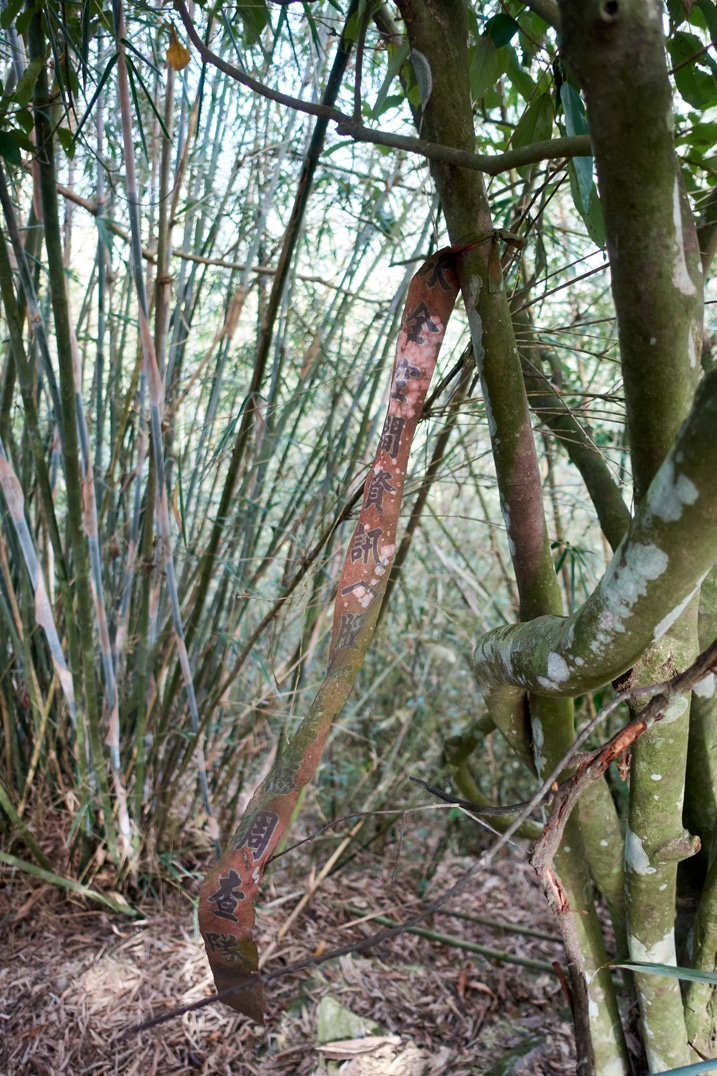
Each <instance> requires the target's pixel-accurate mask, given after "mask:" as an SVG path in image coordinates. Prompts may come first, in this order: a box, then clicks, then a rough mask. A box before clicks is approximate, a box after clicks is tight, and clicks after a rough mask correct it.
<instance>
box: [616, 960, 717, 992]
mask: <svg viewBox="0 0 717 1076" xmlns="http://www.w3.org/2000/svg"><path fill="white" fill-rule="evenodd" d="M610 967H611V968H627V970H628V971H639V972H644V973H645V975H664V976H665V977H666V978H668V979H683V980H686V981H687V982H692V983H712V984H713V985H714V986H717V972H713V971H699V970H697V969H696V968H680V967H675V965H674V964H651V963H649V962H646V961H641V960H632V961H628V962H626V963H620V964H617V963H615V964H610Z"/></svg>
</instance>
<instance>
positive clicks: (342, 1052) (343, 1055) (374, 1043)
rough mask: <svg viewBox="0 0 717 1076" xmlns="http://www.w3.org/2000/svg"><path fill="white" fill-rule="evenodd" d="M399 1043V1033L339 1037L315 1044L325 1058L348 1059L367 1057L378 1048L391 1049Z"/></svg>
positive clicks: (377, 1050)
mask: <svg viewBox="0 0 717 1076" xmlns="http://www.w3.org/2000/svg"><path fill="white" fill-rule="evenodd" d="M400 1045H401V1038H400V1036H399V1035H364V1036H363V1037H362V1038H360V1039H340V1040H339V1041H338V1042H327V1043H326V1044H325V1045H324V1046H317V1047H316V1049H317V1050H318V1052H319V1053H320V1054H321V1055H322V1056H323V1057H325V1058H326V1059H327V1060H332V1061H349V1060H350V1059H351V1058H352V1057H367V1056H370V1055H372V1054H377V1053H378V1052H379V1050H381V1051H385V1050H386V1049H389V1050H392V1049H393V1047H394V1046H400Z"/></svg>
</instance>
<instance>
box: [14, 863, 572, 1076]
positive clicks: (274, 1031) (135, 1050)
mask: <svg viewBox="0 0 717 1076" xmlns="http://www.w3.org/2000/svg"><path fill="white" fill-rule="evenodd" d="M315 851H316V850H315V849H314V854H315ZM304 856H305V858H304ZM308 856H309V853H308V852H305V853H304V855H300V854H297V853H293V854H292V855H291V856H287V857H286V863H287V865H284V863H285V861H284V860H282V861H281V863H280V864H279V865H278V866H277V869H276V871H275V873H274V875H273V878H272V879H271V880H270V882H269V884H268V885H267V886H266V889H265V903H264V906H263V908H262V909H260V912H259V917H258V936H259V941H260V949H261V950H262V951H264V952H267V951H268V950H269V949H272V951H271V954H270V956H269V959H268V961H267V963H266V967H267V969H271V970H274V969H275V968H278V967H281V966H283V965H288V964H291V963H293V962H295V961H298V960H302V959H305V958H306V957H308V956H310V955H312V954H317V953H320V952H322V951H323V950H325V949H329V948H334V947H339V946H342V945H345V944H346V943H347V942H350V941H351V940H352V939H355V940H358V939H359V938H361V937H363V936H364V935H365V933H367V932H371V933H373V932H374V930H376V929H378V928H376V926H375V924H371V922H370V919H367V920H365V921H363V922H361V921H360V920H361V919H362V918H363V917H364V916H366V917H370V916H371V915H372V914H376V913H383V914H387V915H390V916H391V917H393V918H395V919H401V918H405V917H407V916H408V915H409V914H411V913H412V912H413V911H415V910H416V908H417V907H418V906H419V905H420V900H419V898H418V893H417V889H419V887H420V884H421V883H420V881H417V879H416V875H417V872H416V871H412V870H411V869H410V868H411V864H410V858H411V850H410V848H408V847H407V846H405V845H404V846H403V848H402V851H401V862H400V863H398V864H397V863H396V862H395V861H393V862H392V861H391V860H390V856H388V857H387V858H385V859H384V860H383V861H381V860H379V859H378V858H375V859H374V858H371V857H368V856H366V855H365V856H363V858H361V857H359V858H358V859H357V860H354V861H353V862H352V863H351V864H350V865H349V866H348V867H346V868H344V869H343V870H342V871H341V872H339V873H338V874H336V875H334V876H332V877H330V878H328V879H327V880H326V881H325V882H324V883H323V885H322V886H321V887H320V888H319V890H318V891H317V893H316V895H315V897H314V898H313V900H312V902H311V903H310V905H309V906H308V908H307V909H306V911H305V912H304V913H302V915H301V916H299V917H297V919H296V921H295V922H294V923H293V924H292V927H291V929H290V930H289V931H288V933H287V934H286V936H285V937H283V938H281V939H279V938H278V935H279V931H280V929H281V926H282V924H283V923H285V921H286V919H287V917H288V915H289V914H290V912H291V909H292V908H293V907H294V905H295V904H296V902H297V901H298V899H299V897H300V896H301V894H302V893H303V890H304V882H305V878H306V877H307V875H308V874H309V872H310V867H309V866H308ZM470 863H471V861H469V860H468V859H461V858H458V857H455V856H450V855H447V856H446V857H445V858H444V859H443V861H442V862H441V864H440V866H439V868H438V870H437V871H436V873H435V875H434V876H433V878H432V880H431V883H430V886H429V888H428V891H427V892H426V891H424V892H423V893H422V896H423V897H424V898H425V897H427V896H434V895H437V894H438V893H439V892H442V891H443V890H445V889H446V888H448V887H449V886H450V884H451V882H452V881H454V880H455V878H456V877H457V875H458V874H460V873H461V872H462V871H463V870H464V869H466V867H468V866H470ZM192 886H193V883H190V884H189V886H188V888H189V890H191V889H192ZM191 895H192V894H191V892H189V893H188V894H187V896H188V897H190V898H191ZM351 909H354V911H352V910H351ZM356 909H358V910H359V911H361V912H362V913H363V915H357V914H356V911H355V910H356ZM456 909H457V910H460V911H462V912H469V913H473V914H481V915H485V914H488V915H493V916H495V918H496V919H499V920H503V921H508V922H510V923H518V924H524V925H526V926H530V927H532V928H533V929H540V930H544V931H547V932H549V933H550V932H553V933H554V931H555V926H554V924H553V923H552V922H551V918H550V914H549V912H548V911H547V909H546V908H545V907H544V905H543V901H542V896H541V894H540V892H539V889H538V886H537V884H536V883H535V881H534V879H533V877H532V875H531V872H530V869H529V867H528V866H527V864H526V863H525V862H524V860H523V859H521V858H520V853H519V852H516V851H511V852H509V853H506V855H505V856H504V857H503V858H499V859H498V861H497V862H496V863H495V864H494V867H493V869H492V872H491V874H490V876H486V877H480V876H479V877H478V878H477V879H476V883H475V886H474V887H473V888H472V889H471V891H470V892H469V893H467V894H463V895H462V896H461V898H460V905H459V906H456ZM142 910H143V912H144V914H145V916H146V918H145V919H143V920H142V921H140V922H135V921H130V920H128V919H125V918H123V917H121V916H115V915H113V914H111V913H110V914H107V913H106V912H105V911H102V910H99V911H97V910H92V909H89V908H88V907H86V906H82V905H80V904H74V905H73V904H71V903H68V902H67V901H65V900H64V898H63V897H62V896H61V895H60V894H59V893H58V892H57V891H56V890H55V889H53V888H51V887H49V886H36V887H30V886H29V885H28V884H27V882H26V880H25V879H24V878H20V877H19V876H15V877H14V879H13V878H10V879H9V884H8V885H7V886H6V887H5V889H4V890H2V891H0V915H1V916H2V947H3V948H2V965H1V966H0V995H1V996H2V998H3V1001H2V1002H1V1003H0V1019H1V1020H2V1037H1V1039H0V1073H2V1074H3V1076H4V1074H7V1076H56V1074H60V1073H67V1074H69V1076H84V1074H90V1073H92V1074H93V1076H110V1074H121V1076H134V1074H137V1076H155V1074H169V1073H207V1074H209V1073H221V1074H237V1076H245V1074H247V1076H248V1074H250V1073H252V1074H263V1073H266V1074H276V1076H283V1074H289V1073H297V1074H309V1073H314V1072H324V1071H326V1070H325V1068H324V1067H322V1066H324V1065H326V1064H329V1065H333V1066H334V1068H333V1069H332V1071H334V1072H337V1071H341V1072H342V1073H346V1074H348V1076H351V1074H354V1073H369V1072H371V1073H395V1074H398V1073H403V1074H405V1076H420V1074H421V1073H426V1074H428V1073H437V1072H445V1073H448V1072H450V1073H455V1074H457V1076H461V1074H468V1073H486V1072H487V1071H488V1070H489V1069H490V1067H491V1066H492V1065H494V1064H495V1063H496V1062H497V1061H499V1059H500V1058H502V1057H505V1055H506V1054H507V1053H508V1051H510V1050H512V1049H514V1048H516V1047H517V1048H518V1050H519V1052H522V1053H523V1054H524V1055H525V1056H523V1057H522V1059H518V1060H516V1061H515V1063H514V1064H511V1065H509V1066H508V1067H507V1068H506V1069H505V1071H506V1073H507V1072H510V1073H521V1072H523V1073H528V1072H530V1073H531V1074H540V1073H545V1074H559V1073H569V1072H571V1071H573V1070H574V1060H573V1054H572V1049H573V1047H572V1029H571V1026H570V1017H569V1013H568V1012H567V1009H566V1006H565V1002H564V999H563V998H562V995H561V993H560V989H559V986H558V982H557V979H556V978H555V977H554V976H552V975H550V974H546V973H541V972H535V971H532V970H528V969H523V968H520V967H516V966H511V965H509V964H502V965H500V966H498V965H496V964H495V963H491V962H489V961H487V960H485V959H484V958H482V957H480V956H475V957H472V956H469V955H468V954H466V953H465V952H461V951H460V950H458V949H455V948H452V947H450V946H447V945H440V944H437V943H435V942H432V941H429V940H427V939H425V938H420V937H417V936H414V935H410V934H405V935H402V936H400V937H398V938H394V939H392V940H391V941H389V942H386V943H383V944H382V945H381V946H379V947H378V948H376V949H373V950H370V951H368V952H367V953H365V954H362V955H359V954H353V955H351V956H348V957H344V958H341V960H340V961H338V962H335V963H328V964H325V965H322V966H321V967H320V968H317V969H315V970H313V971H312V972H302V973H296V974H295V975H289V976H287V977H286V978H283V979H281V980H279V981H278V982H274V983H272V984H271V986H270V988H269V990H268V1012H267V1024H266V1026H265V1027H263V1028H262V1027H258V1026H256V1025H253V1024H251V1023H250V1022H249V1021H248V1020H247V1019H246V1018H245V1017H242V1016H238V1015H236V1014H235V1013H233V1012H232V1011H231V1010H230V1009H227V1008H225V1007H224V1006H222V1005H221V1004H216V1005H209V1006H207V1007H206V1008H203V1009H201V1010H199V1011H197V1012H193V1013H188V1014H185V1015H184V1016H182V1017H180V1018H177V1019H175V1020H173V1021H171V1022H170V1023H167V1024H164V1025H163V1026H160V1027H157V1028H153V1029H151V1030H149V1031H146V1032H143V1033H140V1034H133V1035H132V1036H131V1037H129V1038H126V1039H122V1036H123V1034H124V1033H125V1032H126V1031H127V1029H128V1028H129V1027H130V1026H132V1025H134V1024H137V1023H140V1022H142V1021H144V1020H148V1019H150V1018H152V1017H154V1016H157V1015H160V1014H161V1013H162V1012H164V1011H166V1010H168V1009H170V1008H173V1007H175V1006H178V1005H182V1004H185V1003H187V1002H190V1001H194V1000H197V999H199V998H202V997H205V996H207V995H209V994H210V993H211V992H212V988H213V984H212V981H211V977H210V974H209V972H208V968H207V964H206V962H205V958H204V953H203V948H202V945H201V940H200V939H199V938H198V936H197V935H196V934H195V932H194V929H193V920H192V910H191V901H190V900H186V899H183V898H181V897H179V896H175V897H174V899H173V900H170V901H169V902H168V903H167V904H165V905H164V906H163V907H162V908H159V907H158V905H157V903H156V902H155V903H153V904H150V903H149V902H146V903H145V905H144V907H143V909H142ZM356 920H359V922H356ZM427 925H428V926H432V927H433V928H434V929H436V930H438V931H440V932H441V933H444V934H451V935H454V936H455V937H459V938H465V939H468V940H471V941H474V942H475V941H478V942H482V943H483V944H487V945H491V946H493V947H497V948H502V949H503V950H504V951H506V952H519V953H521V954H522V955H524V956H531V957H536V958H538V959H542V960H548V961H550V960H553V959H559V958H561V956H562V949H561V946H560V944H559V943H558V942H551V941H545V940H539V939H534V938H525V937H521V936H517V935H507V934H505V933H504V932H497V933H496V931H494V930H492V929H489V928H486V927H482V926H477V925H476V924H475V923H472V922H468V921H466V920H463V919H456V918H452V917H451V916H450V915H449V914H447V913H446V914H441V915H440V916H438V915H437V916H435V917H434V918H433V921H432V922H429V923H428V924H427ZM329 996H330V997H332V998H333V999H334V1000H335V1001H337V1002H339V1003H340V1004H341V1005H342V1006H344V1007H345V1008H347V1009H349V1010H351V1012H353V1013H354V1014H356V1016H358V1017H361V1018H363V1019H364V1020H365V1021H374V1022H375V1024H377V1025H379V1027H380V1029H381V1030H382V1031H383V1032H384V1033H385V1034H388V1035H393V1036H396V1037H398V1040H399V1041H398V1044H397V1045H396V1040H394V1045H393V1046H387V1047H386V1048H385V1049H384V1051H383V1054H384V1056H383V1057H382V1056H380V1054H381V1051H379V1056H374V1057H372V1058H364V1059H361V1058H354V1059H353V1060H347V1061H345V1062H342V1061H341V1060H340V1059H339V1060H338V1061H333V1062H329V1061H322V1060H321V1054H320V1052H319V1051H318V1050H317V1046H318V1045H319V1043H318V1042H317V1010H318V1007H319V1005H320V1002H321V999H322V998H326V997H329ZM345 1056H346V1057H350V1056H351V1054H350V1052H349V1053H348V1054H346V1055H345ZM337 1065H338V1066H341V1065H343V1068H340V1069H339V1068H337V1067H335V1066H337Z"/></svg>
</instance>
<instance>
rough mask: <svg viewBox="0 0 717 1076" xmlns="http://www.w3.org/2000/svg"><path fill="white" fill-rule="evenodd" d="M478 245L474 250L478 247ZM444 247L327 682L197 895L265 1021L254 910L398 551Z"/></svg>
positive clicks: (386, 441) (410, 338) (403, 333)
mask: <svg viewBox="0 0 717 1076" xmlns="http://www.w3.org/2000/svg"><path fill="white" fill-rule="evenodd" d="M471 245H474V244H471ZM464 249H466V248H465V247H460V248H458V247H447V248H444V249H443V250H439V251H438V252H437V253H436V254H434V255H433V256H432V257H431V258H429V259H428V261H427V262H425V264H424V265H423V266H422V267H421V268H420V269H419V270H418V272H417V273H416V275H415V276H414V277H413V279H412V280H411V284H410V287H409V289H408V298H407V300H406V306H405V308H404V311H403V318H402V320H401V329H400V331H399V335H398V346H397V349H396V359H395V361H394V365H393V375H392V379H391V396H390V402H389V405H388V414H387V415H386V421H385V422H384V425H383V430H382V432H381V438H380V442H379V446H378V450H377V452H376V457H375V459H374V462H373V466H372V467H371V470H370V472H369V475H368V478H367V480H366V486H365V489H364V497H363V506H362V508H361V513H360V515H359V519H358V523H357V525H356V530H355V531H354V533H353V537H352V539H351V542H350V544H349V548H348V552H347V554H346V559H345V561H344V566H343V571H342V572H341V578H340V580H339V585H338V593H337V595H336V604H335V607H334V625H333V634H332V637H331V650H330V653H329V667H328V671H327V673H326V677H325V679H324V681H323V683H322V685H321V687H320V688H319V692H318V694H317V696H316V698H315V700H314V703H313V705H312V707H311V709H310V710H309V713H308V714H307V716H306V717H305V718H304V719H303V721H302V722H301V724H300V725H299V728H298V729H297V731H296V733H295V734H294V736H293V738H292V740H291V742H290V743H289V744H288V746H286V747H285V748H284V749H283V750H282V752H281V756H280V757H279V758H277V760H276V762H275V763H274V766H273V767H272V769H271V771H270V773H269V774H268V776H267V777H266V779H265V780H264V781H263V782H262V784H261V785H259V787H258V788H257V790H256V791H255V793H254V795H253V796H252V799H251V801H250V803H249V806H248V807H247V809H246V812H245V814H244V817H243V819H242V821H241V824H240V826H239V828H238V830H237V832H236V833H235V835H234V838H233V840H232V841H231V844H230V846H229V848H228V849H227V851H226V852H225V853H224V855H223V856H222V857H221V859H219V861H218V862H217V863H216V864H215V865H214V866H213V867H212V868H211V869H210V870H209V872H208V874H207V876H206V878H205V879H204V883H203V885H202V888H201V891H200V894H199V928H200V930H201V932H202V937H203V938H204V945H205V947H206V951H207V957H208V958H209V963H210V965H211V969H212V972H213V975H214V982H215V983H216V987H217V990H220V991H221V990H227V989H230V988H231V987H233V986H241V987H242V989H241V990H237V991H236V993H235V994H228V995H227V996H226V997H225V998H223V999H222V1000H223V1001H224V1002H225V1003H226V1004H227V1005H230V1006H231V1007H232V1008H233V1009H236V1010H237V1012H242V1013H246V1014H247V1015H248V1016H251V1017H253V1018H254V1019H255V1020H257V1021H259V1022H262V1019H263V992H262V986H261V983H260V982H259V981H257V982H255V983H253V984H251V985H247V980H251V979H252V978H255V977H256V972H257V970H258V966H259V961H258V952H257V947H256V942H254V941H253V939H252V930H253V926H254V905H255V903H256V899H257V896H258V891H259V883H260V882H261V878H262V875H263V873H264V868H265V867H266V864H267V862H268V860H269V859H270V858H271V856H272V854H273V852H274V850H275V848H276V846H277V844H278V843H279V840H280V838H281V836H282V834H283V833H284V830H285V829H286V827H287V826H288V824H289V821H290V819H291V815H292V811H293V809H294V807H295V805H296V802H297V799H298V796H299V792H300V791H301V789H302V788H303V787H304V785H306V784H307V783H308V782H309V781H310V780H311V778H312V777H313V775H314V772H315V770H316V767H317V766H318V763H319V759H320V758H321V753H322V751H323V749H324V745H325V743H326V740H327V738H328V735H329V732H330V730H331V725H332V722H333V720H334V718H335V717H336V716H337V715H338V714H339V713H340V712H341V710H342V708H343V706H344V703H345V702H346V699H347V697H348V695H349V693H350V691H351V688H352V687H353V684H354V681H355V679H356V676H357V674H358V672H359V670H360V668H361V666H362V664H363V661H364V658H365V656H366V653H367V651H368V648H369V645H370V643H371V638H372V636H373V633H374V630H375V628H376V624H377V621H378V615H379V612H380V609H381V603H382V601H383V596H384V592H385V590H386V583H387V582H388V577H389V573H390V568H391V563H392V561H393V556H394V553H395V550H396V529H397V526H398V518H399V512H400V509H401V499H402V494H403V486H404V482H405V480H406V473H407V469H408V457H409V453H410V450H411V443H412V441H413V436H414V434H415V432H416V426H417V424H418V419H419V417H420V415H421V410H422V408H423V403H424V401H425V398H426V393H427V391H428V386H429V385H430V382H431V377H432V376H433V371H434V369H435V367H436V360H437V358H438V352H439V350H440V347H441V343H442V341H443V335H444V332H445V328H446V324H447V322H448V319H449V318H450V316H451V312H452V310H453V307H454V305H455V301H456V296H457V294H458V279H457V275H456V270H455V256H456V254H458V253H459V251H462V250H464Z"/></svg>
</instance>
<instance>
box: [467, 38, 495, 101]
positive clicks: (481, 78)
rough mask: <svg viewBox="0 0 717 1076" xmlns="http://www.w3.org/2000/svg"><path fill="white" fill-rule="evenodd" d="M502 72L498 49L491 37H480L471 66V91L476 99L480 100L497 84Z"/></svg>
mask: <svg viewBox="0 0 717 1076" xmlns="http://www.w3.org/2000/svg"><path fill="white" fill-rule="evenodd" d="M499 74H500V61H499V59H498V50H497V49H496V47H495V43H494V42H493V39H492V38H491V37H488V36H485V37H480V38H478V42H477V44H476V47H475V50H474V52H473V58H472V60H471V68H470V82H471V93H472V95H473V100H474V101H480V100H481V99H482V98H483V97H484V96H485V94H486V92H487V91H488V90H489V89H491V87H492V86H493V85H494V84H495V81H496V79H497V78H498V75H499Z"/></svg>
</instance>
